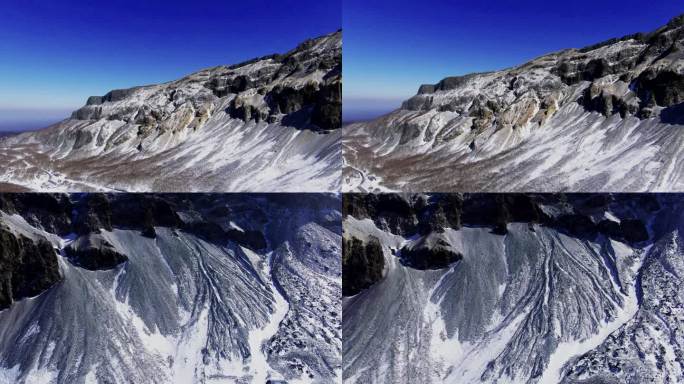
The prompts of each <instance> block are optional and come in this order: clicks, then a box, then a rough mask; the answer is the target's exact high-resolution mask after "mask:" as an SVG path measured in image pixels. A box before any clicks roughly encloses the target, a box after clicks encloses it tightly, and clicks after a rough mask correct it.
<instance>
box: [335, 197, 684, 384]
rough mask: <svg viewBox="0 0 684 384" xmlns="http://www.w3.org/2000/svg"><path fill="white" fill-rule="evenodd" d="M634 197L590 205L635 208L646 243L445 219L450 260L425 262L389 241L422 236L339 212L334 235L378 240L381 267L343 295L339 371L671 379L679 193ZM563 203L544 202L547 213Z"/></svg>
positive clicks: (682, 249)
mask: <svg viewBox="0 0 684 384" xmlns="http://www.w3.org/2000/svg"><path fill="white" fill-rule="evenodd" d="M633 197H634V199H632V197H629V196H628V197H626V198H624V199H622V200H619V201H618V200H615V201H614V202H613V203H611V204H610V205H609V206H608V208H607V210H606V211H605V212H604V215H601V216H603V217H606V216H608V217H612V219H611V220H613V219H615V218H619V219H631V218H634V217H639V218H640V220H644V221H645V222H647V223H648V230H649V238H650V239H649V240H647V241H642V242H637V243H626V242H620V241H616V240H614V239H612V238H609V237H608V236H606V235H603V234H598V235H597V236H596V237H581V236H580V237H577V236H575V235H572V234H569V233H566V232H565V231H559V230H557V229H554V228H553V227H551V226H547V225H542V224H538V223H524V222H513V223H509V224H508V229H507V233H506V234H503V235H501V234H496V233H493V231H492V228H488V227H483V226H469V225H464V226H463V227H462V228H460V229H454V228H449V227H444V228H442V230H441V233H443V238H444V239H446V241H447V242H448V244H449V246H450V247H451V248H452V249H454V250H457V251H458V252H460V253H461V254H462V255H463V258H462V259H461V260H459V261H456V262H455V263H453V264H451V265H450V266H448V267H446V268H442V269H436V270H435V269H427V270H418V269H414V268H411V267H409V266H406V265H404V264H403V263H402V262H401V258H400V257H401V251H400V250H401V249H402V247H403V246H404V245H407V244H411V243H415V242H417V241H419V240H420V238H421V237H422V236H423V235H419V234H403V235H398V234H395V233H392V231H393V230H390V229H388V228H390V227H391V226H390V227H388V226H387V225H386V224H387V223H389V221H390V220H389V219H388V220H387V221H384V219H380V220H375V219H373V218H363V219H358V218H356V217H353V216H351V215H348V216H346V218H345V219H344V224H343V227H344V237H345V239H346V238H348V237H355V238H358V239H364V238H368V237H370V236H373V237H375V238H377V239H379V241H380V242H381V243H382V246H383V251H384V257H385V266H386V267H385V270H384V273H383V278H382V279H381V280H379V281H378V282H376V283H375V284H374V285H372V286H371V287H370V288H368V289H366V290H363V291H361V292H359V293H357V294H355V295H353V296H350V297H345V298H344V300H343V313H344V323H343V340H344V341H343V356H344V374H343V375H344V382H345V383H350V384H352V383H459V384H460V383H481V382H483V383H559V382H562V383H615V384H617V383H634V384H637V383H645V382H654V383H680V382H682V381H684V360H683V357H682V355H683V353H684V348H683V346H684V345H683V344H684V334H683V333H682V332H683V329H682V324H684V322H683V320H684V306H683V302H684V288H682V287H683V285H682V283H684V282H683V281H682V280H681V276H683V275H684V242H683V241H682V236H684V195H660V196H658V197H657V199H658V201H659V203H660V208H659V209H658V210H654V211H651V212H648V211H645V210H643V209H642V207H640V205H641V206H643V204H641V203H638V201H639V200H638V196H633ZM434 198H435V197H434V196H432V197H430V199H434ZM466 204H468V199H466V200H465V202H464V205H466ZM564 205H565V203H562V204H555V205H553V204H552V205H546V206H544V209H545V210H546V211H547V212H555V213H554V214H558V212H560V211H563V210H566V209H567V208H566V207H564ZM590 217H591V218H592V220H598V219H599V217H598V215H590ZM394 232H397V231H394ZM346 273H347V272H346V271H345V277H344V278H345V279H346Z"/></svg>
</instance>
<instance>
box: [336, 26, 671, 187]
mask: <svg viewBox="0 0 684 384" xmlns="http://www.w3.org/2000/svg"><path fill="white" fill-rule="evenodd" d="M682 20H684V16H679V17H677V18H674V19H673V20H672V21H670V22H669V23H668V24H667V25H665V26H663V27H662V28H659V29H658V30H656V31H653V32H651V33H646V34H635V35H630V36H625V37H623V38H620V39H613V40H609V41H606V42H603V43H600V44H596V45H594V46H590V47H586V48H583V49H567V50H563V51H560V52H556V53H551V54H548V55H545V56H542V57H539V58H537V59H534V60H532V61H530V62H529V63H526V64H523V65H521V66H519V67H515V68H511V69H505V70H502V71H496V72H488V73H476V74H470V75H466V76H459V77H449V78H446V79H443V80H441V81H440V82H438V83H437V84H428V85H422V86H420V88H419V90H418V94H417V95H416V96H414V97H412V98H411V99H409V100H407V101H406V102H404V103H403V105H402V106H401V108H400V109H398V110H397V111H395V112H392V113H390V114H389V115H387V116H384V117H382V118H379V119H377V120H375V121H372V122H366V123H357V124H352V125H350V126H349V127H347V128H345V139H344V145H345V147H346V148H348V150H346V151H345V163H346V164H348V167H347V168H346V169H345V171H344V183H345V190H348V191H353V190H357V191H358V190H361V191H368V190H373V189H380V190H382V189H383V188H384V189H390V190H406V191H421V190H422V191H444V192H459V191H464V190H468V191H473V190H475V191H498V192H501V191H521V190H522V191H538V192H544V191H550V192H553V191H559V190H569V191H577V192H580V191H585V190H586V191H601V190H608V191H615V190H621V191H642V190H651V191H653V190H655V191H681V190H684V184H683V182H682V180H684V174H682V173H681V169H680V167H674V168H672V167H669V166H664V165H663V164H671V163H672V164H681V163H682V162H683V161H684V154H683V153H682V152H683V151H682V150H681V149H682V142H683V140H684V134H682V132H683V130H682V129H681V125H682V124H684V119H683V118H682V116H683V115H682V111H683V110H684V106H683V105H682V103H683V102H684V97H683V95H684V93H682V92H683V91H684V87H682V85H683V84H684V56H683V54H682V52H683V51H682V47H683V44H684V25H683V23H682ZM673 125H674V126H673ZM635 159H639V160H638V161H637V160H635ZM646 169H648V171H646ZM641 174H644V176H639V177H638V178H637V177H636V175H641ZM646 174H648V175H646Z"/></svg>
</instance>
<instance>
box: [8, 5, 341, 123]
mask: <svg viewBox="0 0 684 384" xmlns="http://www.w3.org/2000/svg"><path fill="white" fill-rule="evenodd" d="M341 12H342V11H341V4H340V1H339V0H278V1H273V0H244V1H233V0H223V1H219V0H203V1H173V0H166V1H160V0H134V1H131V0H107V1H86V0H60V1H52V0H43V1H38V0H7V1H3V2H2V6H0V58H1V59H0V129H3V126H6V125H8V124H10V125H11V124H13V123H14V122H21V123H25V121H26V120H45V119H48V120H50V119H55V118H58V116H66V115H68V111H71V110H73V109H76V108H78V107H80V106H81V105H83V104H84V103H85V100H86V98H87V97H88V96H90V95H102V94H104V93H106V92H108V91H109V90H111V89H115V88H126V87H131V86H135V85H143V84H150V83H159V82H165V81H169V80H174V79H177V78H179V77H182V76H184V75H187V74H189V73H191V72H194V71H196V70H199V69H202V68H206V67H211V66H215V65H220V64H233V63H237V62H240V61H243V60H247V59H251V58H253V57H257V56H263V55H267V54H270V53H277V52H285V51H287V50H289V49H291V48H294V47H295V46H296V45H297V44H298V43H300V42H301V41H303V40H304V39H307V38H311V37H315V36H319V35H322V34H326V33H330V32H334V31H335V30H337V29H339V28H340V27H341V26H342V14H341Z"/></svg>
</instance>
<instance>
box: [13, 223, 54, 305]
mask: <svg viewBox="0 0 684 384" xmlns="http://www.w3.org/2000/svg"><path fill="white" fill-rule="evenodd" d="M60 280H61V275H60V273H59V267H58V265H57V255H56V253H55V250H54V249H53V248H52V245H51V244H50V243H49V242H47V241H46V240H45V239H30V238H28V237H26V236H23V235H21V234H16V233H13V232H12V231H10V230H9V229H8V228H5V227H4V226H0V310H2V309H5V308H7V307H9V306H10V305H11V304H12V303H13V302H14V301H16V300H21V299H24V298H27V297H32V296H36V295H38V294H40V293H41V292H43V291H44V290H46V289H48V288H50V287H51V286H52V285H54V284H56V283H58V282H59V281H60Z"/></svg>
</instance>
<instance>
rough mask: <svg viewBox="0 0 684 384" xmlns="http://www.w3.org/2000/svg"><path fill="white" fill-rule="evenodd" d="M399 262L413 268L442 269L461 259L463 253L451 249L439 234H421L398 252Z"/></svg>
mask: <svg viewBox="0 0 684 384" xmlns="http://www.w3.org/2000/svg"><path fill="white" fill-rule="evenodd" d="M399 258H400V260H401V263H402V264H404V265H405V266H408V267H411V268H415V269H442V268H446V267H448V266H449V265H451V264H452V263H454V262H456V261H458V260H461V259H462V258H463V254H461V253H460V252H458V251H456V250H454V249H453V247H452V246H451V244H449V241H448V240H447V239H446V238H445V237H444V236H442V235H440V234H434V233H433V234H430V235H428V236H423V237H421V238H420V239H418V240H417V241H414V242H410V243H408V244H406V245H405V246H404V247H402V248H401V250H400V252H399Z"/></svg>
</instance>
